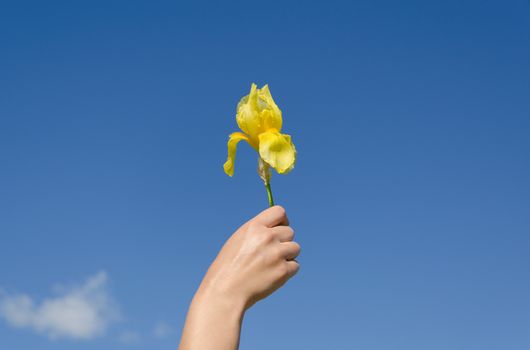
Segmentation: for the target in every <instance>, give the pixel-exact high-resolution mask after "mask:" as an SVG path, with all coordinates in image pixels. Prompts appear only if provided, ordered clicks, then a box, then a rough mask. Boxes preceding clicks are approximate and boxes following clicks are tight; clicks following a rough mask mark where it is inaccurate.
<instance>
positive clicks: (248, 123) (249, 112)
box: [236, 84, 261, 138]
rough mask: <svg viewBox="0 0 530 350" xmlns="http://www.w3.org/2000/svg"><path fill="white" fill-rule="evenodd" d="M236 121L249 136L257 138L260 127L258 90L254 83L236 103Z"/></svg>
mask: <svg viewBox="0 0 530 350" xmlns="http://www.w3.org/2000/svg"><path fill="white" fill-rule="evenodd" d="M236 121H237V125H238V126H239V128H240V129H241V130H242V131H243V132H244V133H246V134H247V135H249V136H250V137H251V138H257V136H258V134H259V128H260V126H261V125H260V124H261V123H260V113H259V111H258V92H257V87H256V84H252V86H251V88H250V93H249V94H248V95H247V96H245V97H243V98H242V99H241V100H240V101H239V104H238V105H237V114H236Z"/></svg>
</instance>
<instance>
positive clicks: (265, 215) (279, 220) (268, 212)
mask: <svg viewBox="0 0 530 350" xmlns="http://www.w3.org/2000/svg"><path fill="white" fill-rule="evenodd" d="M254 219H255V220H256V221H258V222H260V223H262V224H263V225H265V226H267V227H275V226H278V225H285V226H287V225H289V220H288V219H287V214H286V213H285V209H284V208H283V207H281V206H279V205H275V206H274V207H270V208H268V209H265V210H264V211H262V212H261V213H259V214H258V215H257V216H256V217H255V218H254Z"/></svg>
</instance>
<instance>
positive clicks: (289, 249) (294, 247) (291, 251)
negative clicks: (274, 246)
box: [280, 242, 300, 260]
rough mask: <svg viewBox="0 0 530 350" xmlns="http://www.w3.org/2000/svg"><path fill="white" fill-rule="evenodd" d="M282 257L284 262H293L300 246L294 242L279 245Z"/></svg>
mask: <svg viewBox="0 0 530 350" xmlns="http://www.w3.org/2000/svg"><path fill="white" fill-rule="evenodd" d="M280 250H281V253H282V256H283V257H284V258H285V259H286V260H293V259H295V258H296V257H297V256H298V255H299V254H300V245H299V244H298V243H296V242H284V243H280Z"/></svg>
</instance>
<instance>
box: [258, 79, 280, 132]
mask: <svg viewBox="0 0 530 350" xmlns="http://www.w3.org/2000/svg"><path fill="white" fill-rule="evenodd" d="M258 97H259V100H260V101H263V102H264V104H263V105H264V106H265V108H263V109H261V110H260V111H261V119H262V124H263V125H262V126H263V128H262V131H267V130H270V129H275V130H276V131H280V130H281V129H282V111H281V110H280V108H278V106H277V105H276V103H275V102H274V99H273V98H272V95H271V92H270V90H269V85H264V86H263V87H262V88H261V89H258Z"/></svg>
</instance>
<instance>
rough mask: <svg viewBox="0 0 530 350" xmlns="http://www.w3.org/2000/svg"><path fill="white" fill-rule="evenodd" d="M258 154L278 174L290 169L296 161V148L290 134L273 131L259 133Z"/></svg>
mask: <svg viewBox="0 0 530 350" xmlns="http://www.w3.org/2000/svg"><path fill="white" fill-rule="evenodd" d="M259 155H260V157H261V158H262V159H263V160H264V161H265V162H266V163H267V164H269V165H270V166H271V167H273V168H274V169H276V171H277V172H278V173H280V174H286V173H288V172H289V171H291V170H292V169H293V168H294V164H295V162H296V149H295V147H294V144H293V143H292V141H291V136H289V135H286V134H280V133H279V132H275V131H267V132H264V133H262V134H260V135H259Z"/></svg>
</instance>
